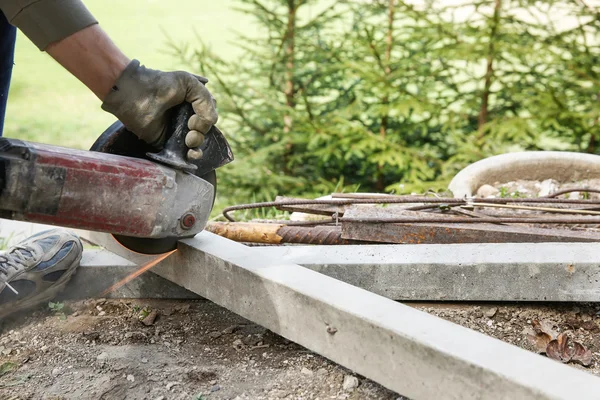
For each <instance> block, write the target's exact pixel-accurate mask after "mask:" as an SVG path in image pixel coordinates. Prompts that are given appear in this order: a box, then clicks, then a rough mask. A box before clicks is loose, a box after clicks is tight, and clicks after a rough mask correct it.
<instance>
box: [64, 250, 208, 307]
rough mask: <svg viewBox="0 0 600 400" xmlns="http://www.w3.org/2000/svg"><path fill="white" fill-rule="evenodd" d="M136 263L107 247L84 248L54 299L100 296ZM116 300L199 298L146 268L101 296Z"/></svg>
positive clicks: (79, 298)
mask: <svg viewBox="0 0 600 400" xmlns="http://www.w3.org/2000/svg"><path fill="white" fill-rule="evenodd" d="M138 268H139V267H138V265H137V264H135V263H133V262H131V261H128V260H126V259H124V258H122V257H119V256H117V255H115V254H113V253H111V252H108V251H106V250H86V251H84V252H83V257H82V259H81V264H80V265H79V268H78V269H77V271H76V273H75V275H74V276H73V277H72V278H71V280H70V281H69V284H68V285H67V287H66V288H65V290H63V291H62V293H61V294H60V295H59V296H58V297H57V300H83V299H88V298H97V297H100V294H101V293H102V292H104V291H105V290H106V289H107V288H109V287H110V286H112V285H114V284H115V283H117V282H119V281H120V280H121V279H123V278H125V277H126V276H128V275H130V274H131V273H133V272H135V271H136V270H137V269H138ZM103 297H106V298H113V299H114V298H117V299H178V300H184V299H185V300H191V299H200V298H201V297H200V296H198V295H197V294H195V293H192V292H190V291H189V290H186V289H184V288H182V287H181V286H179V285H176V284H174V283H173V282H170V281H168V280H166V279H164V278H161V277H160V276H158V275H156V274H155V273H153V272H151V271H148V272H146V273H144V274H142V275H140V276H139V277H137V278H135V279H133V280H132V281H131V282H129V283H127V284H125V285H124V286H122V287H120V288H119V289H117V290H115V291H114V292H112V293H110V294H108V295H106V296H103Z"/></svg>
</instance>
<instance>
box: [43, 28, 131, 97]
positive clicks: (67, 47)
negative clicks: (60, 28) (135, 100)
mask: <svg viewBox="0 0 600 400" xmlns="http://www.w3.org/2000/svg"><path fill="white" fill-rule="evenodd" d="M46 51H47V52H48V54H50V55H51V56H52V58H54V59H55V60H56V61H57V62H58V63H59V64H61V65H62V66H63V67H64V68H65V69H67V70H68V71H69V72H70V73H71V74H73V75H74V76H75V77H76V78H77V79H79V80H80V81H81V82H82V83H83V84H84V85H86V86H87V87H88V88H89V89H90V90H91V91H92V92H94V94H95V95H96V96H97V97H98V98H99V99H100V100H102V101H103V100H104V99H105V97H106V95H107V94H108V93H109V92H110V90H111V88H112V87H113V85H114V84H115V82H116V81H117V79H118V78H119V76H120V75H121V73H122V72H123V70H124V69H125V67H127V64H129V62H130V61H131V60H130V59H129V58H128V57H127V56H125V54H123V52H122V51H121V50H119V48H118V47H117V46H116V45H115V44H114V43H113V41H112V40H111V39H110V38H109V37H108V35H107V34H106V33H105V32H104V31H103V30H102V28H101V27H100V26H99V25H92V26H89V27H87V28H85V29H83V30H81V31H78V32H76V33H74V34H72V35H71V36H68V37H66V38H64V39H62V40H61V41H59V42H56V43H53V44H51V45H49V46H48V48H47V50H46Z"/></svg>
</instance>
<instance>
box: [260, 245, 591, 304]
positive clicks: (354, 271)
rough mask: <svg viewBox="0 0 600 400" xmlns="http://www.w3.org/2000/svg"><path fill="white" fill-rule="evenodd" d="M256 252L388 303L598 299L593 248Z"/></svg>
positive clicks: (462, 247) (413, 247)
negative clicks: (304, 268)
mask: <svg viewBox="0 0 600 400" xmlns="http://www.w3.org/2000/svg"><path fill="white" fill-rule="evenodd" d="M259 249H260V250H259V251H260V252H261V253H262V254H263V257H264V258H265V259H278V260H282V261H286V262H292V263H296V264H300V265H303V266H305V267H307V268H310V269H312V270H315V271H317V272H320V273H322V274H325V275H328V276H331V277H333V278H335V279H339V280H341V281H344V282H347V283H350V284H352V285H354V286H358V287H362V288H364V289H367V290H369V291H371V292H374V293H377V294H380V295H382V296H386V297H388V298H391V299H395V300H447V301H450V300H452V301H557V302H561V301H578V302H597V301H600V243H536V244H531V243H529V244H528V243H508V244H503V243H502V244H492V243H490V244H487V243H486V244H445V245H439V244H438V245H361V246H343V247H341V246H287V247H262V248H259Z"/></svg>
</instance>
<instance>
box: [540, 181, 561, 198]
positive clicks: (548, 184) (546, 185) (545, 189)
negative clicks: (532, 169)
mask: <svg viewBox="0 0 600 400" xmlns="http://www.w3.org/2000/svg"><path fill="white" fill-rule="evenodd" d="M556 189H557V182H556V181H555V180H553V179H546V180H545V181H543V182H542V183H541V185H540V191H539V192H538V197H545V196H548V195H549V194H551V193H553V192H555V191H556Z"/></svg>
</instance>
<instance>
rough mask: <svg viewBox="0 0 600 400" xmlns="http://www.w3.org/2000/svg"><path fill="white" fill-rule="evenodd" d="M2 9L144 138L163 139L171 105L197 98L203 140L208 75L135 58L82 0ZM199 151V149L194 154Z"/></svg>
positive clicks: (210, 105) (0, 4)
mask: <svg viewBox="0 0 600 400" xmlns="http://www.w3.org/2000/svg"><path fill="white" fill-rule="evenodd" d="M0 10H2V11H3V12H4V14H5V15H6V16H7V18H8V19H9V21H10V22H11V23H12V24H14V25H16V26H17V27H18V28H19V29H20V30H21V31H22V32H23V33H24V34H25V35H26V36H27V37H28V38H29V39H30V40H31V41H32V42H33V43H34V44H35V45H36V46H38V48H39V49H40V50H42V51H47V52H48V54H50V55H51V56H52V57H53V58H54V59H55V60H56V61H58V62H59V63H60V64H61V65H62V66H63V67H65V68H66V69H67V70H69V71H70V72H71V73H72V74H73V75H74V76H76V77H77V78H78V79H79V80H80V81H81V82H83V84H85V85H86V86H87V87H88V88H89V89H90V90H91V91H93V92H94V93H95V94H96V96H98V98H99V99H100V100H102V102H103V103H102V109H104V110H105V111H108V112H110V113H111V114H113V115H115V116H116V117H117V118H118V119H119V120H121V121H122V122H123V123H124V124H125V126H127V127H128V128H129V129H130V130H131V131H133V132H134V133H135V134H136V135H138V136H139V137H140V138H141V139H143V140H144V141H146V142H148V143H150V144H153V145H157V146H158V145H160V144H162V142H163V141H164V137H165V133H166V129H167V123H168V111H169V110H170V109H171V108H173V107H174V106H177V105H179V104H181V103H183V102H185V101H187V102H189V103H191V104H192V106H193V108H194V111H195V115H194V116H192V118H190V120H189V123H188V126H189V129H190V132H189V134H188V136H187V137H186V143H187V145H188V146H189V147H196V146H199V145H200V144H201V143H202V141H203V140H204V136H203V135H204V134H205V133H207V132H208V130H209V129H210V128H211V127H212V126H213V125H214V124H215V123H216V121H217V112H216V103H215V100H214V98H213V97H212V96H211V94H210V92H209V91H208V89H206V87H205V86H204V83H206V80H204V78H200V77H196V76H194V75H192V74H189V73H187V72H183V71H176V72H162V71H156V70H151V69H148V68H145V67H144V66H141V65H140V63H139V62H138V61H137V60H133V61H131V60H130V59H129V58H128V57H127V56H125V55H124V54H123V53H122V52H121V51H120V50H119V48H118V47H117V46H116V45H115V44H114V43H113V42H112V41H111V39H110V38H109V37H108V35H107V34H106V33H105V32H104V31H103V30H102V29H101V28H100V26H99V25H98V23H97V21H96V19H95V18H94V17H93V16H92V15H91V13H90V12H89V11H88V10H87V8H86V7H85V6H84V5H83V3H82V2H81V1H79V0H0ZM191 155H192V156H198V154H191Z"/></svg>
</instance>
